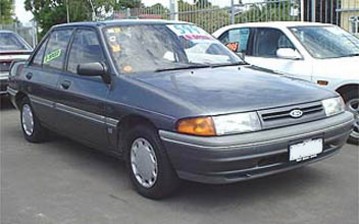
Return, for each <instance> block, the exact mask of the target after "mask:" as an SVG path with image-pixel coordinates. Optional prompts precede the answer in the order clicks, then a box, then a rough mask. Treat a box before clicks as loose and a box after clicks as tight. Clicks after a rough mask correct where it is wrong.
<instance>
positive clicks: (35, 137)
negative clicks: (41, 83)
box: [20, 97, 46, 143]
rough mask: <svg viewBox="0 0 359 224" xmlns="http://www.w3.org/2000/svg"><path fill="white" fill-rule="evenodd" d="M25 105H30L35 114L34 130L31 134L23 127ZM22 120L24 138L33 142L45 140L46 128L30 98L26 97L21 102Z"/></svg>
mask: <svg viewBox="0 0 359 224" xmlns="http://www.w3.org/2000/svg"><path fill="white" fill-rule="evenodd" d="M24 105H29V107H30V109H31V112H32V114H33V121H34V130H33V132H32V134H31V135H28V134H27V133H26V132H25V130H24V127H23V120H22V111H23V108H24ZM20 121H21V130H22V133H23V135H24V138H25V139H26V140H27V141H29V142H32V143H39V142H43V141H44V140H45V139H46V129H45V128H44V127H42V126H41V123H40V121H39V119H38V118H37V117H36V114H35V111H34V110H33V107H32V106H31V103H30V100H29V98H27V97H25V98H23V99H22V101H21V104H20Z"/></svg>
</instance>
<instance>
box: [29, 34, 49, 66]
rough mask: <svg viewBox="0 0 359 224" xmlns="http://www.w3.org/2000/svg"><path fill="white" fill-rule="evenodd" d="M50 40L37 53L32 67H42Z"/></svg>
mask: <svg viewBox="0 0 359 224" xmlns="http://www.w3.org/2000/svg"><path fill="white" fill-rule="evenodd" d="M48 40H49V39H46V40H45V41H44V43H43V44H42V45H41V46H40V48H39V50H37V52H36V53H35V56H34V59H33V60H32V63H31V65H33V66H42V61H43V58H44V53H45V48H46V44H47V42H48Z"/></svg>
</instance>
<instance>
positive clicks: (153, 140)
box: [125, 125, 179, 199]
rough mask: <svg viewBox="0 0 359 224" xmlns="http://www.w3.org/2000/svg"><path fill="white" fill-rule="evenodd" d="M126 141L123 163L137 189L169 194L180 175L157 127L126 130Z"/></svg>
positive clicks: (157, 195) (154, 194) (149, 193)
mask: <svg viewBox="0 0 359 224" xmlns="http://www.w3.org/2000/svg"><path fill="white" fill-rule="evenodd" d="M125 141H126V150H125V161H126V166H127V170H128V174H129V177H130V179H131V182H132V184H133V186H134V187H135V189H136V191H137V192H138V193H139V194H141V195H143V196H144V197H147V198H151V199H162V198H165V197H168V196H169V195H171V194H172V193H173V192H174V191H175V190H176V189H177V187H178V186H179V179H178V177H177V175H176V172H175V170H174V169H173V167H172V165H171V163H170V161H169V159H168V157H167V153H166V151H165V149H164V147H163V146H162V142H161V140H160V138H159V136H158V134H157V131H156V130H155V129H154V128H151V127H149V126H145V125H139V126H136V127H134V128H132V129H131V130H130V131H129V133H128V134H127V136H126V138H125ZM144 149H147V150H144ZM140 161H141V162H140ZM136 173H137V175H136ZM138 174H142V176H143V177H141V175H138Z"/></svg>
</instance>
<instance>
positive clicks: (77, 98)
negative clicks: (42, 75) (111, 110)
mask: <svg viewBox="0 0 359 224" xmlns="http://www.w3.org/2000/svg"><path fill="white" fill-rule="evenodd" d="M64 84H65V87H64ZM58 90H59V92H60V94H61V99H60V100H59V102H58V103H57V105H56V108H57V109H58V110H59V111H60V112H61V113H60V115H59V117H58V119H59V120H60V121H61V122H60V124H59V128H60V129H61V130H62V131H63V132H64V133H65V134H66V135H70V136H71V137H76V138H81V139H83V140H86V141H89V142H91V143H92V144H95V145H107V144H108V140H107V130H106V123H105V116H104V102H103V101H104V99H105V98H106V97H107V95H108V91H109V89H108V87H107V86H106V84H105V83H104V82H103V81H102V79H101V78H100V77H76V76H74V75H71V74H66V75H62V76H61V78H60V80H59V83H58Z"/></svg>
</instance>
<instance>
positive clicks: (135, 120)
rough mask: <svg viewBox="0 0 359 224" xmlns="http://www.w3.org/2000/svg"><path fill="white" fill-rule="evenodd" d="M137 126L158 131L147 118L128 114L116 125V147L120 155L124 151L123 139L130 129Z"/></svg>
mask: <svg viewBox="0 0 359 224" xmlns="http://www.w3.org/2000/svg"><path fill="white" fill-rule="evenodd" d="M138 124H141V125H146V126H149V127H151V128H153V129H155V130H158V127H157V126H156V125H155V124H154V123H153V122H152V121H151V120H150V119H148V118H146V117H144V116H141V115H137V114H130V115H127V116H125V117H123V118H122V119H121V120H120V121H119V123H118V124H117V147H118V150H119V152H120V153H121V154H123V152H124V150H125V146H126V144H125V141H124V139H125V137H126V134H127V133H128V130H129V129H130V128H131V127H134V126H136V125H138Z"/></svg>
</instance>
